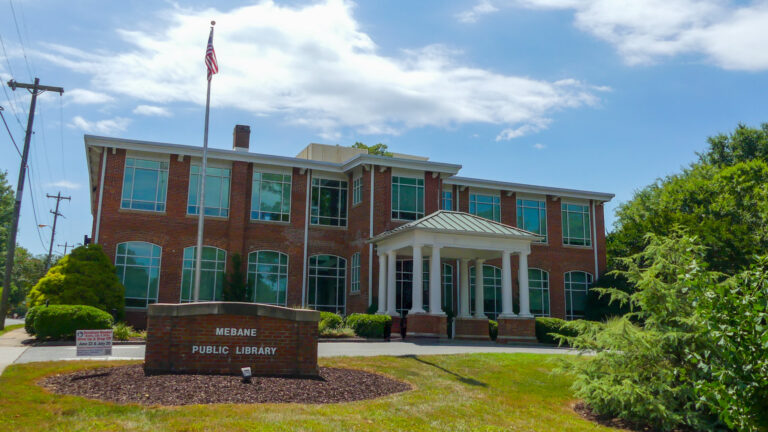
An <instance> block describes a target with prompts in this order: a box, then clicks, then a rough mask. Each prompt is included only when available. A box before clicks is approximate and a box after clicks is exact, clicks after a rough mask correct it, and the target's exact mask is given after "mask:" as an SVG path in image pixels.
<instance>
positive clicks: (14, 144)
mask: <svg viewBox="0 0 768 432" xmlns="http://www.w3.org/2000/svg"><path fill="white" fill-rule="evenodd" d="M0 118H2V119H3V124H4V125H5V130H7V131H8V137H10V138H11V143H12V144H13V146H14V147H16V153H18V154H19V157H21V150H19V146H17V145H16V140H15V139H13V134H12V133H11V129H10V128H9V127H8V122H6V121H5V116H4V115H3V107H0Z"/></svg>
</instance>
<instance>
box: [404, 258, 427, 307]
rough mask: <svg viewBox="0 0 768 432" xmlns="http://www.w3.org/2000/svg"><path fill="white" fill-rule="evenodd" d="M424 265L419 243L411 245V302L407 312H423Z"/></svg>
mask: <svg viewBox="0 0 768 432" xmlns="http://www.w3.org/2000/svg"><path fill="white" fill-rule="evenodd" d="M423 266H424V265H423V264H422V260H421V245H413V285H412V287H411V295H412V298H413V300H412V304H411V310H410V311H408V313H409V314H419V313H424V267H423Z"/></svg>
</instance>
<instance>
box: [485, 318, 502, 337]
mask: <svg viewBox="0 0 768 432" xmlns="http://www.w3.org/2000/svg"><path fill="white" fill-rule="evenodd" d="M488 335H489V336H490V337H491V340H493V341H495V340H496V338H497V337H498V336H499V323H498V322H496V321H494V320H488Z"/></svg>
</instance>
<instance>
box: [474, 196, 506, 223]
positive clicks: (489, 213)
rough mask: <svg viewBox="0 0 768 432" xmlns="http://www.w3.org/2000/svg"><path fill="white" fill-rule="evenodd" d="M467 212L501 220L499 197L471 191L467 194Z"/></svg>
mask: <svg viewBox="0 0 768 432" xmlns="http://www.w3.org/2000/svg"><path fill="white" fill-rule="evenodd" d="M469 212H470V213H471V214H473V215H478V216H480V217H484V218H486V219H490V220H492V221H496V222H501V198H499V196H498V195H488V194H479V193H471V194H469Z"/></svg>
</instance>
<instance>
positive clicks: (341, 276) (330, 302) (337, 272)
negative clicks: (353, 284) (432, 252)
mask: <svg viewBox="0 0 768 432" xmlns="http://www.w3.org/2000/svg"><path fill="white" fill-rule="evenodd" d="M346 280H347V260H345V259H344V258H341V257H337V256H333V255H315V256H311V257H309V284H308V295H309V303H308V304H309V307H311V308H313V309H315V310H319V311H326V312H333V313H337V314H342V315H343V314H344V312H345V308H344V290H345V289H346Z"/></svg>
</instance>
